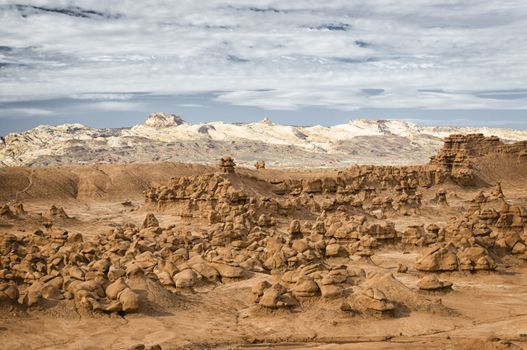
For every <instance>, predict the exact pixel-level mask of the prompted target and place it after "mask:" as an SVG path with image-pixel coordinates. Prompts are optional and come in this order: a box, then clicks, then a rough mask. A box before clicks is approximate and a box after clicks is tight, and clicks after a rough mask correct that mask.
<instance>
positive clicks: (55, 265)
mask: <svg viewBox="0 0 527 350" xmlns="http://www.w3.org/2000/svg"><path fill="white" fill-rule="evenodd" d="M256 156H257V155H255V158H254V165H252V164H251V165H249V164H247V165H244V166H242V165H239V164H236V163H237V161H236V159H235V158H234V159H233V158H232V157H231V156H229V155H224V156H223V157H221V158H220V159H218V161H217V163H216V164H210V163H173V162H150V163H144V162H135V163H130V164H124V163H119V162H116V163H114V164H101V163H97V162H93V163H91V164H84V165H82V164H81V165H79V164H71V165H61V166H31V167H3V168H0V202H1V203H3V205H2V207H1V209H0V253H1V257H0V308H1V310H2V311H1V313H0V339H1V345H0V347H1V348H5V349H152V350H153V349H164V350H166V349H306V348H307V349H463V350H465V349H467V350H468V349H473V350H479V349H526V348H527V264H526V260H527V209H526V207H527V186H526V184H527V171H526V170H527V141H518V142H512V141H511V140H509V141H508V142H503V141H502V140H500V138H498V137H495V136H485V135H483V134H453V135H450V136H447V137H445V138H444V140H443V141H442V146H441V147H439V149H438V150H437V152H436V153H435V155H433V156H432V157H431V158H430V160H429V161H427V162H423V163H422V164H420V165H349V166H343V167H338V168H310V167H305V168H303V169H302V168H300V167H294V168H284V167H270V166H269V165H268V164H266V162H265V161H264V159H260V158H257V157H256ZM403 156H404V155H403Z"/></svg>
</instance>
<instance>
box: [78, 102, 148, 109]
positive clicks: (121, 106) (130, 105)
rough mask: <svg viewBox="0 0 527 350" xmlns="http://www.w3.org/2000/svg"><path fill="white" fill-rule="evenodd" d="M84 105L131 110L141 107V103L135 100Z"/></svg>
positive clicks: (96, 107)
mask: <svg viewBox="0 0 527 350" xmlns="http://www.w3.org/2000/svg"><path fill="white" fill-rule="evenodd" d="M86 107H89V108H95V109H101V110H104V111H133V110H136V109H139V108H141V104H140V103H136V102H121V101H103V102H96V103H90V104H87V105H86Z"/></svg>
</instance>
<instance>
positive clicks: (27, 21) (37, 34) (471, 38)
mask: <svg viewBox="0 0 527 350" xmlns="http://www.w3.org/2000/svg"><path fill="white" fill-rule="evenodd" d="M11 3H13V2H11V1H4V2H2V4H4V5H1V7H0V16H2V22H3V25H2V26H1V28H0V37H2V40H3V43H2V45H5V46H6V47H10V48H11V49H5V48H4V49H0V62H2V64H3V66H2V67H1V68H0V69H2V71H1V72H2V75H1V76H0V91H2V94H1V99H2V100H3V101H7V100H25V99H30V98H40V99H41V98H44V97H45V96H46V95H47V96H49V97H60V96H70V97H71V96H73V97H75V98H78V99H89V100H92V99H93V100H103V101H104V102H101V103H99V104H97V106H98V107H97V108H101V109H106V110H128V109H127V108H134V107H137V106H134V105H132V104H130V103H128V104H125V103H117V102H118V101H121V100H127V99H129V98H130V96H131V95H129V94H127V93H126V92H127V91H148V92H152V93H158V94H187V93H200V92H208V91H226V92H225V93H220V94H219V96H218V97H217V99H218V100H220V101H223V102H228V103H232V104H235V105H246V106H259V107H263V108H267V109H284V110H292V109H296V108H299V107H301V106H327V107H331V108H337V109H341V110H353V109H357V108H361V107H371V108H399V107H404V108H429V109H431V108H434V109H436V108H439V109H472V108H495V109H527V97H526V96H525V95H521V94H518V96H516V98H499V97H500V93H499V91H508V90H515V89H525V88H526V86H525V82H526V81H527V65H525V61H526V60H527V21H525V17H526V16H527V4H526V3H525V1H524V0H509V1H501V0H487V1H475V0H447V1H445V0H441V1H440V0H423V1H419V2H416V1H410V0H407V1H395V0H371V1H354V2H351V1H346V0H335V1H330V2H328V1H322V0H310V1H301V0H291V1H287V2H284V1H278V0H241V1H235V0H225V1H220V0H210V1H206V0H201V1H196V0H194V1H191V0H183V1H178V3H177V5H174V4H173V3H171V2H167V1H164V0H154V1H148V2H137V1H133V0H121V1H112V2H107V1H102V0H90V1H88V0H69V1H66V0H64V1H45V0H39V1H36V0H32V1H28V2H26V4H28V5H34V6H36V8H30V10H27V11H29V12H27V13H26V17H22V16H21V14H22V13H20V11H19V10H17V9H16V8H15V7H13V6H10V4H11ZM67 6H78V7H80V8H84V9H87V10H93V11H97V13H100V14H97V15H89V16H87V17H83V16H84V15H83V12H82V10H79V9H76V10H75V11H78V13H77V14H78V16H77V17H75V16H71V15H66V14H60V13H57V12H56V11H55V12H51V11H47V10H46V9H50V8H54V9H55V10H56V9H59V10H60V9H61V8H65V7H67ZM39 8H40V9H39ZM79 11H80V12H79ZM317 28H318V29H317ZM328 28H329V29H328ZM357 42H358V43H359V44H357ZM364 89H384V92H383V93H381V94H379V95H376V96H367V94H364V93H363V91H364ZM437 89H442V90H444V91H446V93H434V92H419V90H437ZM97 91H104V92H105V93H101V94H98V93H94V92H97ZM485 91H498V93H494V94H493V95H492V96H493V97H494V98H488V96H485V93H484V92H485ZM481 92H483V94H481Z"/></svg>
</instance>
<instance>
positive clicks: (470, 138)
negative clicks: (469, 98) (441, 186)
mask: <svg viewBox="0 0 527 350" xmlns="http://www.w3.org/2000/svg"><path fill="white" fill-rule="evenodd" d="M493 155H494V156H497V155H502V156H508V157H512V158H514V159H516V160H518V161H524V160H525V159H527V141H521V142H517V143H513V144H505V143H504V142H503V141H501V140H500V139H499V138H498V137H496V136H489V137H486V136H484V135H483V134H469V135H460V134H454V135H450V136H448V137H447V138H445V143H444V145H443V148H442V149H441V150H440V151H439V152H438V154H437V155H435V156H433V157H431V160H430V165H431V166H432V168H433V167H435V168H436V170H437V171H438V172H440V173H443V174H448V175H450V176H451V177H452V179H453V180H454V181H455V182H458V183H460V184H462V185H474V184H475V182H476V181H477V175H476V172H475V171H474V168H475V164H476V163H477V162H478V160H480V159H481V158H483V157H486V156H493Z"/></svg>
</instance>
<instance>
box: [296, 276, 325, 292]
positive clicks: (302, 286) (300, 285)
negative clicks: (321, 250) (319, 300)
mask: <svg viewBox="0 0 527 350" xmlns="http://www.w3.org/2000/svg"><path fill="white" fill-rule="evenodd" d="M318 293H319V288H318V285H317V284H316V282H315V281H314V280H313V278H311V277H308V276H301V277H300V278H298V280H297V282H296V283H295V286H294V287H293V294H294V295H295V297H313V296H315V295H317V294H318Z"/></svg>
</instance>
